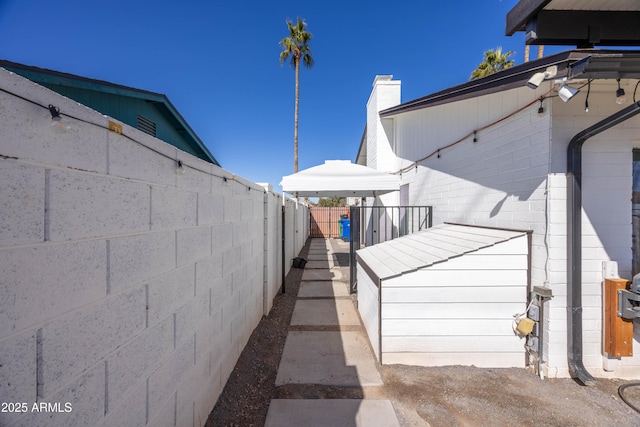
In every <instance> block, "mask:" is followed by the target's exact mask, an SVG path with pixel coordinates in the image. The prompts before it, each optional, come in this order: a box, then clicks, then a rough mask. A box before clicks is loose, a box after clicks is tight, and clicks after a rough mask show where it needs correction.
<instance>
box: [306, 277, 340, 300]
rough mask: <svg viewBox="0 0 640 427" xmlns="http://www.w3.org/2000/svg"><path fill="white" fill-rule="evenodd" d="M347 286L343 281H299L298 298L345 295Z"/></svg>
mask: <svg viewBox="0 0 640 427" xmlns="http://www.w3.org/2000/svg"><path fill="white" fill-rule="evenodd" d="M347 296H349V287H348V286H347V285H346V284H345V283H344V282H329V281H318V282H300V289H299V290H298V298H315V297H347Z"/></svg>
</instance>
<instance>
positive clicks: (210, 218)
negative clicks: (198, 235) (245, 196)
mask: <svg viewBox="0 0 640 427" xmlns="http://www.w3.org/2000/svg"><path fill="white" fill-rule="evenodd" d="M223 220H224V197H222V196H221V195H219V194H205V193H198V225H210V224H219V223H222V221H223Z"/></svg>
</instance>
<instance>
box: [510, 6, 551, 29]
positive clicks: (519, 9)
mask: <svg viewBox="0 0 640 427" xmlns="http://www.w3.org/2000/svg"><path fill="white" fill-rule="evenodd" d="M549 3H551V0H520V1H519V2H518V4H516V5H515V6H514V7H513V9H511V10H510V11H509V12H508V13H507V23H506V28H505V34H506V35H507V36H512V35H514V34H515V33H516V32H518V31H522V30H524V29H525V27H526V25H527V22H528V21H530V20H531V18H532V17H533V16H534V15H536V14H537V13H538V12H539V11H540V10H542V8H544V7H545V6H546V5H548V4H549Z"/></svg>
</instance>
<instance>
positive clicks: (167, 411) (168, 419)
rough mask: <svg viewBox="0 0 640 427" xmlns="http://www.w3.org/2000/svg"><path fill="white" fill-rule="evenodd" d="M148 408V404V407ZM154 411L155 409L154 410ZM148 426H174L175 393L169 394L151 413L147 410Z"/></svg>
mask: <svg viewBox="0 0 640 427" xmlns="http://www.w3.org/2000/svg"><path fill="white" fill-rule="evenodd" d="M148 406H150V403H149V405H148ZM154 409H155V408H154ZM148 425H151V426H154V427H174V426H175V425H176V393H175V392H172V393H170V395H169V397H167V399H166V400H165V401H164V402H163V403H161V404H160V406H159V407H158V408H157V409H155V410H154V411H153V412H152V411H151V410H149V423H148Z"/></svg>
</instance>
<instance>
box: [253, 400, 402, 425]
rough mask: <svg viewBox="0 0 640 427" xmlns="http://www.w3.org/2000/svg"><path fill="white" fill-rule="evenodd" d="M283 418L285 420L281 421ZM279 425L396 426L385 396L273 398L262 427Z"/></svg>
mask: <svg viewBox="0 0 640 427" xmlns="http://www.w3.org/2000/svg"><path fill="white" fill-rule="evenodd" d="M285 420H286V421H285ZM283 421H284V422H285V424H283ZM283 425H290V426H332V427H377V426H380V427H395V426H398V427H399V426H400V424H399V423H398V419H397V418H396V414H395V412H394V410H393V406H391V402H389V401H388V400H358V399H324V400H323V399H314V400H304V399H274V400H272V401H271V404H270V405H269V414H268V416H267V420H266V423H265V427H276V426H277V427H281V426H283Z"/></svg>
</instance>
